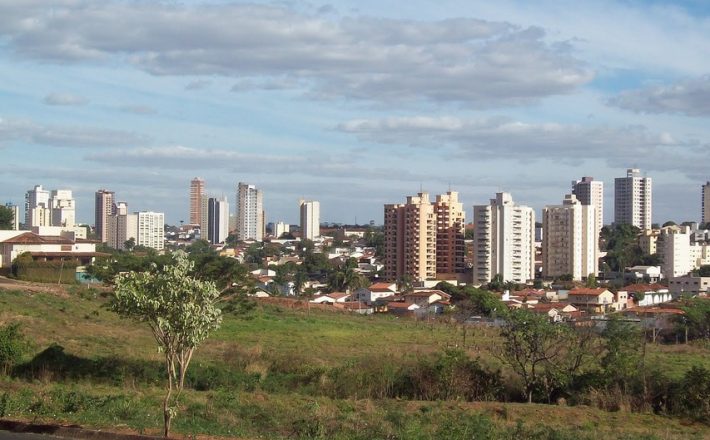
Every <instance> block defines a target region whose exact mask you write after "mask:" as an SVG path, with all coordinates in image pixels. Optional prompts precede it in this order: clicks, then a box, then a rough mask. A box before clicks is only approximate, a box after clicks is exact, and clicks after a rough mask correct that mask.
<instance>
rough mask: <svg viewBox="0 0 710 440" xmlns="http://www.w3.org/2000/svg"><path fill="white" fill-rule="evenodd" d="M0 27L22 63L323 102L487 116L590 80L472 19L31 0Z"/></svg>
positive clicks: (556, 57)
mask: <svg viewBox="0 0 710 440" xmlns="http://www.w3.org/2000/svg"><path fill="white" fill-rule="evenodd" d="M43 5H44V7H43ZM0 16H4V17H5V18H4V19H2V20H0V24H2V25H1V26H0V34H1V35H4V37H5V38H6V39H7V41H8V45H9V47H10V48H12V49H13V50H14V51H15V52H16V53H18V54H19V55H22V56H25V57H30V58H36V59H41V60H49V61H58V62H67V61H80V60H101V59H109V58H111V57H114V58H118V59H129V60H130V61H131V62H132V63H134V64H135V65H136V66H138V67H139V68H141V69H144V70H146V71H148V72H151V73H153V74H156V75H223V76H228V77H235V78H240V79H243V80H250V79H253V78H254V77H261V76H264V77H271V78H278V79H279V80H278V81H277V82H274V81H265V82H264V83H261V82H259V81H256V82H254V83H249V82H247V83H246V84H255V85H256V86H257V87H258V86H262V85H266V86H269V85H270V86H278V87H281V86H282V85H283V84H288V81H291V82H294V83H295V84H301V83H302V82H304V81H305V82H306V83H307V84H308V85H309V86H310V87H311V88H312V90H311V92H312V93H311V95H312V96H318V97H321V98H334V97H347V98H354V99H362V100H368V101H374V102H385V103H390V104H391V103H397V104H400V103H403V102H417V101H421V100H425V101H434V102H458V103H463V104H465V105H467V106H472V107H495V106H504V105H521V104H525V103H529V102H531V101H535V100H537V99H539V98H541V97H545V96H549V95H556V94H564V93H569V92H571V91H573V90H575V89H576V88H577V87H578V86H580V85H582V84H585V83H586V82H588V81H590V80H591V78H592V73H591V71H590V69H589V68H588V67H587V66H586V65H585V64H584V63H583V62H581V61H579V60H578V59H576V58H574V57H573V55H572V54H571V53H570V50H569V45H566V44H554V43H553V44H550V43H547V42H546V35H545V32H544V31H543V30H542V29H540V28H535V27H530V28H521V27H518V26H515V25H512V24H509V23H505V22H490V21H484V20H478V19H475V18H454V19H445V20H438V21H410V20H394V19H381V18H369V17H357V18H344V19H328V18H326V17H324V16H322V15H318V14H313V15H309V14H306V13H300V12H296V11H295V10H293V9H288V8H286V7H282V6H263V5H250V4H228V5H227V4H223V5H210V6H207V5H201V6H176V5H166V4H158V3H148V2H140V3H126V2H118V1H106V2H100V3H85V2H68V1H67V2H65V3H63V4H55V2H49V1H47V2H46V4H44V2H42V1H38V0H37V1H34V2H32V3H30V4H29V5H26V4H24V3H19V4H2V5H0ZM127 30H130V31H127ZM191 84H193V87H194V86H201V84H197V83H194V82H193V83H191ZM238 84H239V83H238ZM188 86H190V84H188ZM188 88H189V87H188Z"/></svg>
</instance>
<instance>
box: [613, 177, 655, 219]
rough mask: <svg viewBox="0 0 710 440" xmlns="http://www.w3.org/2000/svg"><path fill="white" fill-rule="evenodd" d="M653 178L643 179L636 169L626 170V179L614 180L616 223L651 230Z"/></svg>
mask: <svg viewBox="0 0 710 440" xmlns="http://www.w3.org/2000/svg"><path fill="white" fill-rule="evenodd" d="M651 183H652V182H651V178H650V177H642V176H641V172H640V171H639V170H638V169H636V168H629V169H628V170H626V177H617V178H616V179H614V223H617V224H629V225H633V226H636V227H637V228H640V229H651V213H652V205H651V201H652V191H651Z"/></svg>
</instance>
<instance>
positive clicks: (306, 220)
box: [298, 200, 320, 240]
mask: <svg viewBox="0 0 710 440" xmlns="http://www.w3.org/2000/svg"><path fill="white" fill-rule="evenodd" d="M298 205H299V209H300V217H301V239H305V240H315V239H316V237H320V203H319V202H317V201H315V200H300V201H299V202H298Z"/></svg>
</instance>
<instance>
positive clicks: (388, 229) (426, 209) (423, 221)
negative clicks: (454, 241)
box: [384, 192, 437, 281]
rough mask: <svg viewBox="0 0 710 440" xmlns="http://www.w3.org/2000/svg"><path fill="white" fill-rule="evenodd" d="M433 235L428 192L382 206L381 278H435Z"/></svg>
mask: <svg viewBox="0 0 710 440" xmlns="http://www.w3.org/2000/svg"><path fill="white" fill-rule="evenodd" d="M436 235H437V224H436V213H435V211H434V205H433V204H432V203H431V202H430V201H429V194H428V193H426V192H421V193H419V194H418V195H416V196H408V197H407V202H406V203H405V204H388V205H385V269H384V271H385V272H384V276H385V279H386V280H390V281H395V280H399V279H402V277H404V276H405V275H406V276H409V277H411V278H412V280H413V281H422V280H433V279H436Z"/></svg>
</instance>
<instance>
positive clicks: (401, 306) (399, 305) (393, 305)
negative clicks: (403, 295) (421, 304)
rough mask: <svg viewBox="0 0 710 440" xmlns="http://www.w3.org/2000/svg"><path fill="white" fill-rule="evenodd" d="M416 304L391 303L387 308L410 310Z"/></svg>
mask: <svg viewBox="0 0 710 440" xmlns="http://www.w3.org/2000/svg"><path fill="white" fill-rule="evenodd" d="M413 305H414V303H412V302H390V303H388V304H387V307H388V308H390V309H408V308H410V307H412V306H413Z"/></svg>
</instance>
